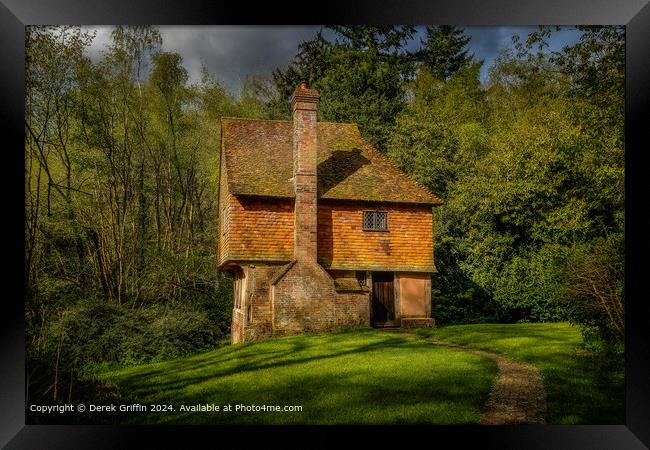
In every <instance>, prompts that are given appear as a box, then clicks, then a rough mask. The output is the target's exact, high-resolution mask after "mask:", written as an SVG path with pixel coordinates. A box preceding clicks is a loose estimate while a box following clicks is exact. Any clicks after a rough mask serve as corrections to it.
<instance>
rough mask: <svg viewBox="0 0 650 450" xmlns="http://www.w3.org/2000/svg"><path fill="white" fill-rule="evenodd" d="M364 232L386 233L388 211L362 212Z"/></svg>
mask: <svg viewBox="0 0 650 450" xmlns="http://www.w3.org/2000/svg"><path fill="white" fill-rule="evenodd" d="M363 229H364V231H388V211H364V212H363Z"/></svg>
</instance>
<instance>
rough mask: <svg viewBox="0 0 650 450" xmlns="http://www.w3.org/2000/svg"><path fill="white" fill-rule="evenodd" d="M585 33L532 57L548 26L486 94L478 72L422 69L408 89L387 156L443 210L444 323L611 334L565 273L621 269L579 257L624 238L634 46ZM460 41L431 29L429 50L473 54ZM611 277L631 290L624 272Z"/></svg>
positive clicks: (492, 80)
mask: <svg viewBox="0 0 650 450" xmlns="http://www.w3.org/2000/svg"><path fill="white" fill-rule="evenodd" d="M581 30H582V31H583V35H582V37H581V39H580V40H579V42H578V43H576V44H575V45H573V46H571V47H567V48H564V49H563V50H562V51H560V52H548V51H538V50H539V49H538V50H534V49H533V47H534V45H535V44H540V45H541V48H542V49H544V48H545V47H546V44H545V40H546V39H547V38H548V36H549V34H550V33H551V30H550V29H549V28H543V29H542V30H541V31H540V32H539V33H533V34H531V36H530V37H529V39H528V40H527V42H526V43H525V44H522V43H520V42H519V41H518V40H516V39H515V42H514V50H513V51H504V52H502V53H501V54H500V55H499V57H498V58H497V60H496V61H495V64H494V65H493V66H492V67H491V68H490V72H489V79H488V82H487V84H486V85H484V86H483V85H481V84H480V82H479V81H478V69H479V67H480V66H479V65H478V64H472V63H470V62H469V61H465V62H464V63H463V64H461V65H460V68H457V69H456V70H455V73H453V74H451V75H447V74H444V73H443V72H444V71H443V70H442V69H440V68H437V69H436V68H435V67H434V71H433V72H431V70H430V69H428V68H427V67H422V68H421V69H420V70H419V72H418V74H417V77H416V78H415V80H414V81H413V82H412V83H411V84H410V85H409V90H408V96H407V97H408V98H409V101H408V104H407V105H406V106H405V107H404V108H403V109H402V111H401V112H400V113H399V114H398V115H397V118H396V122H395V123H396V125H395V129H394V132H393V133H392V134H391V136H390V139H389V144H388V155H389V156H390V157H391V158H392V159H393V161H395V162H396V164H397V165H398V166H400V167H401V168H402V169H403V170H404V171H406V172H407V173H409V174H411V175H412V176H413V177H415V178H416V179H417V180H418V181H419V182H420V183H422V184H424V185H425V186H427V187H428V188H429V189H431V190H432V191H433V192H434V193H436V194H438V195H440V196H442V197H443V199H444V200H445V204H444V205H443V206H441V207H439V208H437V209H436V210H435V211H434V213H435V215H434V217H435V222H436V223H435V227H434V228H435V230H436V231H437V236H436V266H437V268H438V271H439V272H438V274H437V275H436V276H435V277H434V289H433V292H432V305H433V312H434V314H437V315H438V316H439V317H440V322H441V323H469V322H481V321H488V320H497V321H539V320H546V321H548V320H566V319H567V318H569V317H571V318H572V320H575V321H577V322H579V323H583V324H584V325H585V326H588V327H597V328H599V329H602V330H601V331H603V332H605V334H607V333H606V331H607V329H608V328H607V327H608V326H607V325H605V321H603V320H596V319H594V316H593V314H589V313H587V312H586V310H585V309H584V308H574V307H573V305H574V303H575V302H572V301H570V300H569V299H570V298H571V297H570V292H571V291H572V290H573V291H575V289H574V288H575V287H576V286H577V285H579V283H577V282H576V280H575V278H574V279H572V281H571V279H569V278H567V270H566V269H567V267H583V266H584V265H585V264H587V262H589V261H591V263H590V264H587V265H590V266H592V267H596V266H597V267H600V268H602V270H601V272H603V273H609V272H608V271H607V270H605V267H609V268H614V267H616V266H617V264H618V263H617V262H616V261H618V259H617V258H613V257H610V256H607V257H601V258H600V259H599V261H600V262H599V263H598V264H596V262H595V261H596V258H595V257H592V256H593V255H592V254H587V253H584V252H583V253H580V252H576V250H575V249H576V248H578V247H579V246H580V245H582V244H585V245H589V246H590V245H591V243H592V242H596V241H597V240H598V239H600V238H602V237H605V236H610V235H612V234H615V235H622V232H623V229H624V216H625V214H624V211H625V209H624V192H625V191H624V151H623V128H622V126H623V115H622V110H621V105H622V102H623V94H624V90H623V84H622V79H623V78H622V77H623V65H622V63H623V51H622V48H623V47H622V44H623V40H622V38H623V34H622V32H621V30H620V29H618V28H617V27H604V28H603V27H586V28H585V27H582V28H581ZM443 31H444V32H443ZM445 33H446V34H447V38H443V37H442V35H443V34H445ZM455 33H456V32H454V31H453V30H451V29H449V30H429V33H428V34H429V39H433V37H434V36H438V38H437V39H438V41H437V43H435V45H434V43H433V42H432V43H430V46H431V47H432V48H444V47H445V45H447V46H448V47H449V48H455V49H456V50H455V51H458V50H459V49H462V47H463V42H464V40H463V39H459V40H458V41H457V42H456V44H454V45H451V41H450V40H449V39H451V36H452V35H457V34H455ZM457 36H458V35H457ZM445 42H446V44H445ZM443 44H444V45H443ZM452 53H454V52H452ZM440 55H441V59H438V60H435V61H434V63H435V64H443V62H444V60H445V59H444V57H443V56H444V55H445V52H444V51H443V52H441V53H440ZM459 56H460V55H459ZM431 64H433V63H431ZM431 64H429V65H431ZM435 64H434V65H435ZM443 66H444V64H443ZM599 74H600V75H599ZM596 91H598V92H601V91H602V92H603V95H604V96H605V97H606V98H607V101H606V102H603V101H601V99H599V98H596V97H597V95H595V92H596ZM569 255H573V256H571V257H570V258H569ZM589 255H591V256H589ZM580 261H582V262H583V263H585V264H581V263H580ZM611 278H612V279H615V280H616V282H617V283H623V272H622V271H616V276H612V277H611ZM609 291H614V290H613V289H608V292H609ZM614 297H615V296H614ZM619 297H620V296H619ZM584 303H585V302H583V304H584ZM610 303H611V302H610ZM619 303H620V302H619ZM592 312H593V311H592ZM594 314H595V313H594ZM599 314H600V313H599ZM596 322H598V325H595V323H596ZM601 334H603V333H601Z"/></svg>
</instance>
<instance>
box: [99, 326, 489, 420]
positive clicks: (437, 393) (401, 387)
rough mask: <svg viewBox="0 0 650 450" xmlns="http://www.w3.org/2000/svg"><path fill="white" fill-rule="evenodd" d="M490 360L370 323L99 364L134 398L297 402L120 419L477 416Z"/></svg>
mask: <svg viewBox="0 0 650 450" xmlns="http://www.w3.org/2000/svg"><path fill="white" fill-rule="evenodd" d="M496 373H497V368H496V365H495V364H494V363H493V362H492V361H490V360H487V359H484V358H481V357H479V356H476V355H473V354H469V353H467V352H463V351H459V350H454V349H449V348H445V347H438V346H433V345H431V344H428V343H426V342H424V341H423V340H420V339H414V338H409V337H405V336H401V335H395V334H388V333H382V332H378V331H374V330H363V331H354V332H341V333H331V334H322V335H300V336H292V337H284V338H274V339H269V340H265V341H261V342H257V343H250V344H243V345H235V346H228V347H225V348H221V349H217V350H214V351H211V352H208V353H204V354H200V355H196V356H193V357H190V358H185V359H179V360H174V361H169V362H164V363H158V364H151V365H146V366H139V367H131V368H127V369H123V370H118V371H113V372H107V373H104V374H102V375H101V376H100V379H101V380H102V381H103V382H110V383H116V384H117V385H118V386H119V389H120V392H121V394H122V396H124V398H125V400H127V401H137V402H139V403H142V404H151V403H155V404H171V405H174V407H175V408H176V409H178V407H179V406H180V405H181V404H188V405H192V404H206V403H209V404H217V405H226V404H231V405H236V404H245V405H249V404H255V405H301V406H302V407H303V411H302V412H256V413H253V412H251V413H236V412H232V413H225V412H220V413H211V412H197V413H189V412H185V413H179V412H175V413H136V414H133V415H117V416H116V417H117V419H118V420H124V421H125V422H128V423H189V424H199V423H312V424H337V423H343V424H346V423H362V424H391V423H431V424H467V423H477V422H479V421H480V419H481V417H482V410H483V406H484V403H485V401H486V400H487V397H488V395H489V391H490V388H491V385H492V383H493V381H494V378H495V376H496Z"/></svg>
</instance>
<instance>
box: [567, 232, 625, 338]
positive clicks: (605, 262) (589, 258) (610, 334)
mask: <svg viewBox="0 0 650 450" xmlns="http://www.w3.org/2000/svg"><path fill="white" fill-rule="evenodd" d="M564 280H565V281H564V283H565V286H566V289H567V291H568V292H569V295H570V296H571V299H572V300H573V303H574V308H573V314H572V317H571V319H572V321H573V322H575V323H578V324H580V325H581V326H582V327H583V334H584V335H585V339H586V340H587V341H594V340H598V339H602V340H604V341H605V343H609V344H613V345H614V346H618V345H619V344H621V343H622V341H623V339H624V336H625V240H624V236H623V235H613V236H610V237H608V238H599V239H596V240H594V241H592V242H589V243H587V244H582V245H577V246H574V247H573V248H572V250H571V254H570V256H569V258H568V260H567V263H566V265H565V267H564Z"/></svg>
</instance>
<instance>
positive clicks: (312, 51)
mask: <svg viewBox="0 0 650 450" xmlns="http://www.w3.org/2000/svg"><path fill="white" fill-rule="evenodd" d="M330 29H331V30H332V31H333V32H334V33H335V36H336V37H335V38H334V40H327V39H326V38H324V37H323V34H322V32H319V33H318V34H317V35H316V37H315V38H314V39H313V40H311V41H306V42H303V43H301V44H300V46H299V51H298V54H297V55H296V57H295V58H294V60H293V62H292V63H291V64H290V65H289V67H288V68H287V69H285V70H279V69H277V70H275V71H274V72H273V78H274V81H275V84H276V86H277V92H278V94H279V99H278V100H277V101H276V102H275V103H273V102H271V103H272V104H274V105H277V104H278V103H281V102H286V101H287V100H288V98H289V97H290V96H291V94H292V93H293V91H294V89H295V88H296V87H297V86H298V84H299V82H300V81H306V82H308V83H309V84H310V86H311V87H313V88H315V89H317V90H319V92H320V94H321V102H320V104H319V115H320V119H321V120H326V121H334V122H356V123H358V124H359V126H360V128H361V131H362V134H363V135H364V137H365V138H366V139H368V141H369V142H371V143H372V144H374V145H375V146H376V147H377V148H378V149H379V150H385V148H386V143H387V140H388V136H389V133H390V131H391V129H392V126H393V123H394V120H395V116H396V115H397V113H398V112H399V111H400V110H401V109H402V108H403V106H404V102H405V90H404V80H406V79H408V78H410V77H411V76H412V73H413V69H414V64H413V58H412V55H411V54H410V53H409V52H407V51H406V45H407V43H408V41H409V40H410V39H411V38H412V37H413V34H414V28H413V27H412V26H376V27H375V26H333V27H330ZM286 111H287V113H286V117H287V118H288V115H289V110H288V103H287V106H286Z"/></svg>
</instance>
